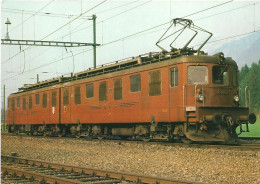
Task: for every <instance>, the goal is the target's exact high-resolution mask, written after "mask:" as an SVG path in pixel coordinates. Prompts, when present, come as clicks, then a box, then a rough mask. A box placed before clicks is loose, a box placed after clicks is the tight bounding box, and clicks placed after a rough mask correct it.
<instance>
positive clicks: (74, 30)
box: [63, 0, 152, 37]
mask: <svg viewBox="0 0 260 184" xmlns="http://www.w3.org/2000/svg"><path fill="white" fill-rule="evenodd" d="M151 1H152V0H149V1H146V2H144V3H142V4H139V5H137V6H135V7H132V8H130V9H128V10H124V11H123V12H120V13H118V14H115V15H112V16H111V17H108V18H106V19H104V20H102V21H99V22H97V23H96V24H100V23H104V22H105V21H107V20H110V19H112V18H114V17H118V16H119V15H122V14H124V13H127V12H129V11H131V10H134V9H136V8H138V7H140V6H143V5H145V4H147V3H149V2H151ZM135 2H137V1H135ZM80 26H82V24H79V25H78V26H76V27H75V28H74V29H73V30H72V33H71V34H75V33H77V32H79V31H82V30H85V29H87V28H90V27H92V26H87V27H84V28H81V29H78V30H77V28H79V27H80ZM68 35H69V34H66V35H63V37H66V36H68Z"/></svg>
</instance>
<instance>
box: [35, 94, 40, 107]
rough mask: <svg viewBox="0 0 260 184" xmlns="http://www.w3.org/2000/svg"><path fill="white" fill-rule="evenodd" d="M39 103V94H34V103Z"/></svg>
mask: <svg viewBox="0 0 260 184" xmlns="http://www.w3.org/2000/svg"><path fill="white" fill-rule="evenodd" d="M39 104H40V94H36V95H35V105H39Z"/></svg>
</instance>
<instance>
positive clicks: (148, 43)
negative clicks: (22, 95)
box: [1, 0, 260, 101]
mask: <svg viewBox="0 0 260 184" xmlns="http://www.w3.org/2000/svg"><path fill="white" fill-rule="evenodd" d="M94 14H95V15H96V16H97V19H96V23H97V24H96V29H97V34H96V35H97V43H98V44H101V46H99V47H98V48H97V65H102V64H105V63H109V62H114V61H118V60H122V59H124V58H129V57H133V56H138V55H141V54H145V53H149V52H159V51H161V50H160V49H159V48H158V47H157V46H156V45H155V43H156V42H157V41H158V40H159V38H160V37H161V36H162V34H163V33H164V32H165V31H166V29H167V28H168V27H169V26H170V23H171V20H172V19H174V18H186V19H191V20H192V21H193V23H194V24H195V25H197V26H199V27H201V28H203V29H205V30H207V31H209V32H211V33H213V36H212V38H211V39H210V40H209V43H208V44H206V45H205V46H204V47H203V49H202V50H204V51H205V52H208V53H212V52H214V50H216V49H218V48H219V47H221V46H222V45H223V44H225V43H228V42H231V41H232V40H239V39H241V38H243V37H245V36H248V35H249V34H250V35H252V34H255V33H254V32H258V33H259V30H260V1H175V0H162V1H159V0H132V1H125V0H124V1H123V0H117V1H115V0H106V1H99V0H98V1H97V0H2V2H1V28H2V29H1V39H3V38H5V35H6V31H7V30H6V24H5V22H6V20H7V18H8V19H9V20H10V22H11V25H9V27H8V29H9V37H10V39H19V40H45V41H67V42H83V43H92V42H93V20H91V19H92V15H94ZM162 24H164V25H162ZM159 25H162V26H159ZM177 28H178V27H174V26H173V27H172V28H171V29H170V30H169V33H173V32H174V31H176V30H177ZM146 30H147V31H146ZM239 35H240V36H239ZM188 36H190V33H189V32H185V34H184V36H183V37H182V39H178V41H177V42H176V44H174V47H177V48H180V47H181V46H183V45H184V43H185V42H184V41H185V39H187V38H188ZM207 36H208V35H207V34H206V33H203V32H201V33H199V34H198V36H197V37H196V39H194V41H193V42H192V43H191V44H190V46H194V48H195V49H196V48H197V47H198V45H199V44H201V43H202V42H203V41H204V40H205V39H206V38H207ZM172 40H173V38H170V39H169V40H168V42H167V41H166V42H164V43H163V44H162V45H163V47H164V48H166V49H167V50H169V49H170V47H169V43H170V42H171V41H172ZM183 40H184V41H183ZM230 57H232V56H230ZM91 67H93V49H92V47H74V48H64V47H39V46H38V47H36V46H31V47H30V46H21V47H20V46H17V45H1V101H2V96H3V94H2V92H3V85H5V87H6V96H8V95H9V94H10V93H14V92H17V91H18V88H19V87H22V86H23V85H24V84H33V83H35V82H36V76H37V74H39V76H40V81H42V80H47V79H50V78H53V77H58V76H61V75H65V76H66V75H70V73H77V72H80V71H83V70H87V69H88V68H91Z"/></svg>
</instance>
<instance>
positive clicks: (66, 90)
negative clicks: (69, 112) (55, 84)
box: [63, 89, 69, 105]
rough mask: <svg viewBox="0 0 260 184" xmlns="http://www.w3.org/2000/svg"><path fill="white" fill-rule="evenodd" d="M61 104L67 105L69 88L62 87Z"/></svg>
mask: <svg viewBox="0 0 260 184" xmlns="http://www.w3.org/2000/svg"><path fill="white" fill-rule="evenodd" d="M63 105H69V89H63Z"/></svg>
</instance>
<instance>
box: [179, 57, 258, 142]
mask: <svg viewBox="0 0 260 184" xmlns="http://www.w3.org/2000/svg"><path fill="white" fill-rule="evenodd" d="M196 60H197V61H196ZM183 96H184V98H183V99H184V100H183V103H184V107H185V110H184V111H185V113H184V115H185V117H186V119H187V122H186V125H185V127H186V133H185V136H186V137H187V138H188V139H190V140H192V141H219V142H229V141H236V140H237V138H238V134H237V133H236V129H237V127H240V133H242V132H244V131H247V132H248V131H249V128H248V123H251V124H254V123H255V121H256V116H255V114H253V113H249V108H248V107H240V97H239V87H238V67H237V64H236V62H235V61H234V60H232V59H231V58H225V57H224V55H223V53H218V54H215V55H213V56H192V57H191V59H190V60H189V61H187V84H186V85H184V92H183ZM245 98H246V99H248V97H245ZM242 124H246V130H243V129H242ZM240 133H239V134H240Z"/></svg>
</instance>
